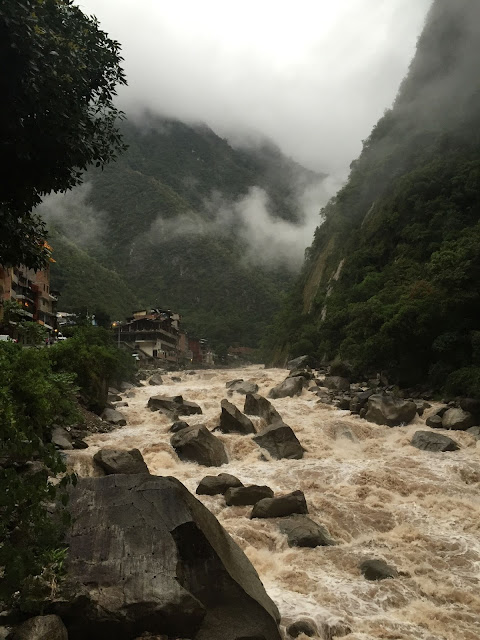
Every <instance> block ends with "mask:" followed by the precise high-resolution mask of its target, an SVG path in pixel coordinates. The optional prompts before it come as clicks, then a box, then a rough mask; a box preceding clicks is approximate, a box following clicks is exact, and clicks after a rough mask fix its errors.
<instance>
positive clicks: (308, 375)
mask: <svg viewBox="0 0 480 640" xmlns="http://www.w3.org/2000/svg"><path fill="white" fill-rule="evenodd" d="M314 377H315V376H314V374H313V372H312V370H311V369H310V368H306V369H305V368H301V369H292V371H290V373H289V374H288V376H287V379H288V378H305V380H312V379H313V378H314Z"/></svg>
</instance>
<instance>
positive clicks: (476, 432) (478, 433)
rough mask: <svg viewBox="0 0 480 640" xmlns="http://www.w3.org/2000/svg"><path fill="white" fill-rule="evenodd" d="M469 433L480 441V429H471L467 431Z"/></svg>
mask: <svg viewBox="0 0 480 640" xmlns="http://www.w3.org/2000/svg"><path fill="white" fill-rule="evenodd" d="M467 433H470V434H471V435H472V436H474V437H475V438H476V439H477V440H480V427H470V428H468V429H467Z"/></svg>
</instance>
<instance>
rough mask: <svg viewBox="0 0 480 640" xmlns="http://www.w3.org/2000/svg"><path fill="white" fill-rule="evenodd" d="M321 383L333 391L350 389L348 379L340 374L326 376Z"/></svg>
mask: <svg viewBox="0 0 480 640" xmlns="http://www.w3.org/2000/svg"><path fill="white" fill-rule="evenodd" d="M323 385H324V386H325V387H327V389H334V390H335V391H350V380H348V379H347V378H342V376H326V377H325V380H324V381H323Z"/></svg>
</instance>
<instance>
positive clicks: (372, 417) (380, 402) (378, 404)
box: [365, 394, 417, 427]
mask: <svg viewBox="0 0 480 640" xmlns="http://www.w3.org/2000/svg"><path fill="white" fill-rule="evenodd" d="M416 415H417V405H416V404H415V403H414V402H410V401H408V400H401V399H400V398H394V397H392V396H381V395H379V394H375V395H373V396H370V398H369V399H368V408H367V413H366V415H365V418H366V419H367V420H368V421H369V422H374V423H375V424H385V425H387V426H388V427H397V426H399V425H401V424H409V423H410V422H411V421H412V420H413V419H414V418H415V416H416Z"/></svg>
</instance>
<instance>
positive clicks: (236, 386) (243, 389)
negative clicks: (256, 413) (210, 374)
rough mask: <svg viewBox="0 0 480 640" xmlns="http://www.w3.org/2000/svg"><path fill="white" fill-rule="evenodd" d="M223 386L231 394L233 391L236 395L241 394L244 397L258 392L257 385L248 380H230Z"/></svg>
mask: <svg viewBox="0 0 480 640" xmlns="http://www.w3.org/2000/svg"><path fill="white" fill-rule="evenodd" d="M225 386H226V388H227V389H229V390H230V391H232V392H233V391H235V392H236V393H242V394H244V395H246V394H247V393H257V391H258V384H256V383H255V382H251V381H250V380H241V379H240V380H231V381H230V382H227V383H226V384H225Z"/></svg>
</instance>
